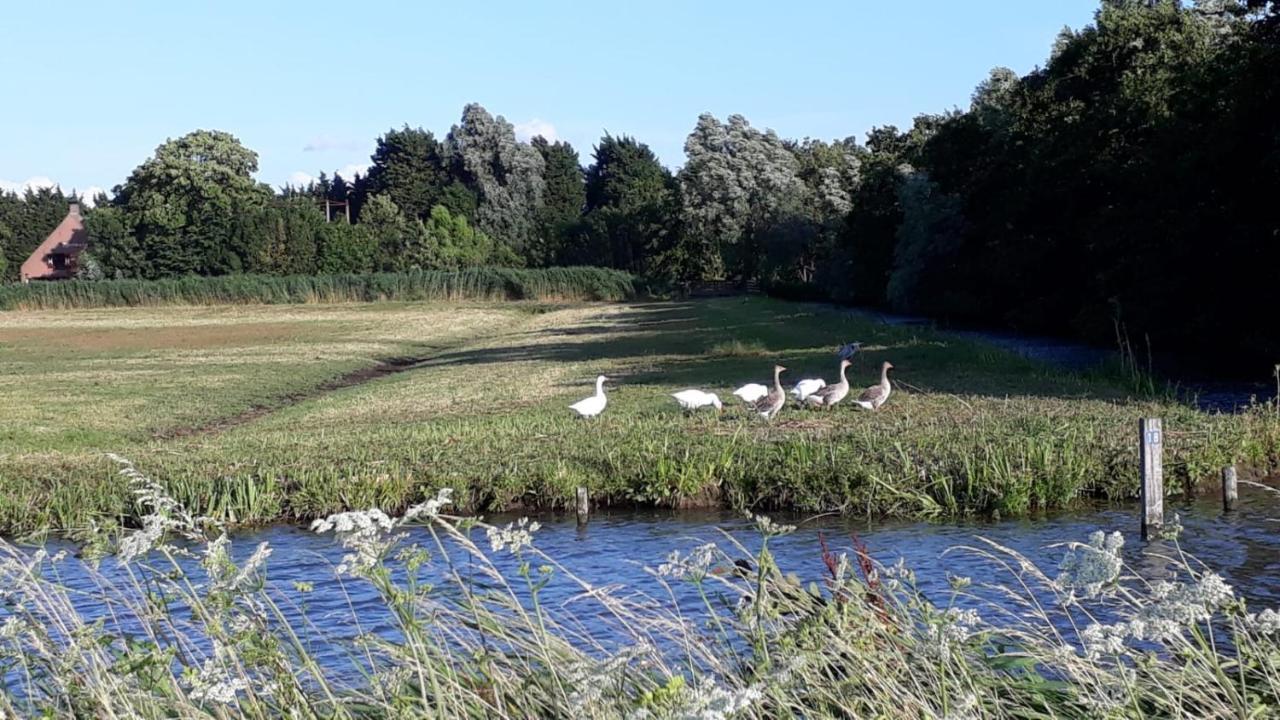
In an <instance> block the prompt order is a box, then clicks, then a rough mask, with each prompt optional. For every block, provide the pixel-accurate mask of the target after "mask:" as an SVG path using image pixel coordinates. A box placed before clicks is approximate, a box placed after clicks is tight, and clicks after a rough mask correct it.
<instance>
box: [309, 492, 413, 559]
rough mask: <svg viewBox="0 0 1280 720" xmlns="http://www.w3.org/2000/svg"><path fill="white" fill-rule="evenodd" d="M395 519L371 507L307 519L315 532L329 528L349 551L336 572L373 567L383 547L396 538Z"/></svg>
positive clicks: (385, 547) (392, 542)
mask: <svg viewBox="0 0 1280 720" xmlns="http://www.w3.org/2000/svg"><path fill="white" fill-rule="evenodd" d="M395 526H396V524H395V521H394V520H392V519H391V518H389V517H387V515H386V513H384V512H382V511H381V510H378V509H377V508H374V509H372V510H357V511H352V512H344V513H338V514H336V515H330V516H329V517H327V518H322V519H319V520H316V521H315V522H313V523H311V529H312V531H314V532H317V533H327V532H333V533H334V534H336V535H337V536H338V540H339V542H341V543H342V547H344V548H346V549H347V550H350V551H351V552H350V553H348V554H347V555H344V556H343V557H342V562H340V563H339V564H338V568H337V570H338V573H339V574H340V575H356V576H359V575H363V574H364V573H366V572H368V571H369V570H370V569H371V568H373V567H374V566H375V565H376V564H377V563H378V561H379V560H381V559H382V557H383V556H384V555H385V554H386V553H387V551H388V550H389V549H390V548H391V547H392V546H393V545H394V544H395V543H396V541H397V540H399V538H400V536H399V535H392V534H391V531H392V530H393V529H394V528H395Z"/></svg>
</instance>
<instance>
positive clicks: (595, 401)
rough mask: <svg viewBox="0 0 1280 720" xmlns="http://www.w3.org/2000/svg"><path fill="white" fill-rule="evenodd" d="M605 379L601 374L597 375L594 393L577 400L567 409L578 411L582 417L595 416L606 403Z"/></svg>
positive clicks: (602, 410)
mask: <svg viewBox="0 0 1280 720" xmlns="http://www.w3.org/2000/svg"><path fill="white" fill-rule="evenodd" d="M605 379H606V378H605V376H603V375H600V376H597V377H596V394H595V395H592V396H591V397H589V398H586V399H584V400H579V401H578V402H576V403H574V404H572V405H570V406H569V409H570V410H572V411H574V412H576V413H578V414H579V415H581V416H582V417H588V418H589V417H595V416H597V415H599V414H600V413H602V412H604V406H605V405H606V404H607V403H608V400H607V399H606V398H605V396H604V381H605Z"/></svg>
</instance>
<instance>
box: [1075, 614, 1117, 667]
mask: <svg viewBox="0 0 1280 720" xmlns="http://www.w3.org/2000/svg"><path fill="white" fill-rule="evenodd" d="M1128 634H1129V628H1128V625H1127V623H1118V624H1116V625H1103V624H1101V623H1093V624H1091V625H1089V626H1088V627H1086V628H1085V629H1084V630H1081V631H1080V642H1081V644H1083V645H1084V654H1085V657H1087V658H1089V659H1094V658H1097V657H1100V656H1116V655H1123V654H1124V653H1125V638H1126V637H1128Z"/></svg>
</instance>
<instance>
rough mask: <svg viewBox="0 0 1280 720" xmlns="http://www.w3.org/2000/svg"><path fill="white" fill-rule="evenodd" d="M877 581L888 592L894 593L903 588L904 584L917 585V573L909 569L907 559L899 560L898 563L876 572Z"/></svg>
mask: <svg viewBox="0 0 1280 720" xmlns="http://www.w3.org/2000/svg"><path fill="white" fill-rule="evenodd" d="M875 579H876V580H878V581H879V582H880V584H881V585H883V586H884V588H885V589H886V590H888V591H890V592H893V591H895V590H898V589H899V588H901V587H902V586H903V585H904V584H905V585H915V582H916V574H915V571H913V570H912V569H911V568H909V567H907V561H906V560H905V559H903V558H898V562H896V563H894V564H892V565H889V566H887V567H882V568H880V569H879V570H876V573H875Z"/></svg>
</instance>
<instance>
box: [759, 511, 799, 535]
mask: <svg viewBox="0 0 1280 720" xmlns="http://www.w3.org/2000/svg"><path fill="white" fill-rule="evenodd" d="M748 517H750V518H751V519H752V520H754V521H755V523H756V529H757V530H759V531H760V534H761V535H764V536H765V537H772V536H775V535H788V534H790V533H793V532H795V531H796V526H795V525H780V524H778V523H776V522H774V521H773V519H772V518H770V517H769V516H768V515H749V516H748Z"/></svg>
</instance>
